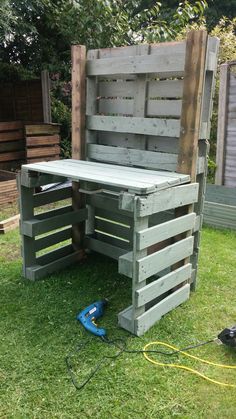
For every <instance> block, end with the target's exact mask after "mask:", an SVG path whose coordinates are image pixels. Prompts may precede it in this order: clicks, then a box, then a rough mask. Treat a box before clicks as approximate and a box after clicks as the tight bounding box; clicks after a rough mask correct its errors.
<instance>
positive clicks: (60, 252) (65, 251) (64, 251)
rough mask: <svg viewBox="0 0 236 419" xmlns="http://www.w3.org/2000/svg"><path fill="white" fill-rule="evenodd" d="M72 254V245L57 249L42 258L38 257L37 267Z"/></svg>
mask: <svg viewBox="0 0 236 419" xmlns="http://www.w3.org/2000/svg"><path fill="white" fill-rule="evenodd" d="M71 253H73V247H72V245H71V244H66V245H64V246H61V247H59V248H57V249H54V250H51V251H49V252H47V253H44V254H43V255H42V256H38V257H36V265H47V264H48V263H51V262H55V261H56V260H58V259H60V258H63V257H64V256H67V255H70V254H71Z"/></svg>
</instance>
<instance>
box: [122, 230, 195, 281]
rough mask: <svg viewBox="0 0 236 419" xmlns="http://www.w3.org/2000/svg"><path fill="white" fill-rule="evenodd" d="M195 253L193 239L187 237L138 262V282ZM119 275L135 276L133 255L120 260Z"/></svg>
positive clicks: (129, 254) (128, 254) (130, 254)
mask: <svg viewBox="0 0 236 419" xmlns="http://www.w3.org/2000/svg"><path fill="white" fill-rule="evenodd" d="M192 252H193V237H187V238H186V239H183V240H180V241H179V242H177V243H174V244H171V245H169V246H167V247H166V248H164V249H162V250H159V251H158V252H155V253H152V254H151V255H148V256H146V257H145V258H143V259H139V260H138V261H137V270H138V274H137V276H138V280H139V281H140V282H141V281H143V280H145V279H146V278H150V277H151V276H152V275H155V274H157V273H158V272H160V271H162V270H163V269H165V268H167V267H168V266H171V265H174V264H175V263H176V262H179V261H180V260H183V259H185V258H186V257H188V256H190V255H191V254H192ZM119 273H120V274H123V275H126V276H128V277H129V278H131V277H132V274H133V254H132V252H129V253H126V254H125V255H123V256H121V257H120V258H119Z"/></svg>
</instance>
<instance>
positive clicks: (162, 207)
mask: <svg viewBox="0 0 236 419" xmlns="http://www.w3.org/2000/svg"><path fill="white" fill-rule="evenodd" d="M197 199H198V183H192V184H190V185H181V186H176V187H173V188H170V189H166V190H164V191H160V192H157V193H154V194H152V195H149V196H147V197H146V198H139V201H138V216H139V217H143V216H145V215H151V214H154V213H157V212H161V211H166V210H168V209H172V208H177V207H182V206H185V205H189V204H191V203H194V202H197Z"/></svg>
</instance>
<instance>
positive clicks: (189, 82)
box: [177, 31, 207, 182]
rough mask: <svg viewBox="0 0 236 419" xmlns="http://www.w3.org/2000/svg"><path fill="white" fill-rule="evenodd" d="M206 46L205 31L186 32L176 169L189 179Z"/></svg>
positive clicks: (192, 172)
mask: <svg viewBox="0 0 236 419" xmlns="http://www.w3.org/2000/svg"><path fill="white" fill-rule="evenodd" d="M206 49H207V32H206V31H191V32H189V33H188V36H187V44H186V59H185V76H184V86H183V104H182V114H181V122H180V125H181V130H180V151H179V159H178V168H177V171H178V172H179V173H186V174H189V175H190V176H191V179H192V182H194V181H195V179H196V166H197V148H198V140H199V133H200V121H201V104H202V95H203V86H204V77H205V61H206ZM193 75H194V77H193Z"/></svg>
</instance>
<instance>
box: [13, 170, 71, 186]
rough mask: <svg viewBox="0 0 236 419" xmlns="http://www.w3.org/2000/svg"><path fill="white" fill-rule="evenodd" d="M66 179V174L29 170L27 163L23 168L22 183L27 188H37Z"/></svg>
mask: <svg viewBox="0 0 236 419" xmlns="http://www.w3.org/2000/svg"><path fill="white" fill-rule="evenodd" d="M66 180H67V178H65V176H64V177H63V176H58V175H53V174H52V175H49V174H44V173H37V172H31V171H28V170H27V166H26V165H23V166H22V169H21V184H22V185H23V186H26V187H27V188H37V187H39V186H43V185H49V184H51V183H63V182H65V181H66Z"/></svg>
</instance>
